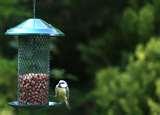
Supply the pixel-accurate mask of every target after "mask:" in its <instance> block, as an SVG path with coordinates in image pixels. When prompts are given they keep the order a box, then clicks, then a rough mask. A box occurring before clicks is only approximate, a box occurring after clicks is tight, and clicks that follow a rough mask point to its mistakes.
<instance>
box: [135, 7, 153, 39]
mask: <svg viewBox="0 0 160 115" xmlns="http://www.w3.org/2000/svg"><path fill="white" fill-rule="evenodd" d="M154 21H155V10H154V7H153V6H152V5H150V4H147V5H145V6H144V7H143V8H142V9H141V10H140V12H139V22H138V33H139V35H140V36H141V37H142V38H143V37H150V36H151V35H153V32H154Z"/></svg>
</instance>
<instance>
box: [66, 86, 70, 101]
mask: <svg viewBox="0 0 160 115" xmlns="http://www.w3.org/2000/svg"><path fill="white" fill-rule="evenodd" d="M66 96H67V99H69V88H68V87H66Z"/></svg>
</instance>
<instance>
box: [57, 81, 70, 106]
mask: <svg viewBox="0 0 160 115" xmlns="http://www.w3.org/2000/svg"><path fill="white" fill-rule="evenodd" d="M55 97H56V98H57V99H58V100H59V101H60V102H64V103H65V104H66V107H67V108H68V109H70V105H69V102H68V100H69V88H68V84H67V82H66V81H64V80H60V81H59V82H58V84H57V85H56V87H55Z"/></svg>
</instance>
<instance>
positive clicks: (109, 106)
mask: <svg viewBox="0 0 160 115" xmlns="http://www.w3.org/2000/svg"><path fill="white" fill-rule="evenodd" d="M159 49H160V40H156V39H155V38H153V39H151V40H150V41H149V42H148V43H147V44H146V46H143V45H139V46H138V47H137V50H136V51H135V54H134V55H133V56H132V58H131V60H130V62H129V64H128V65H127V67H126V69H125V71H120V70H118V69H117V68H106V69H103V70H100V71H99V72H98V73H97V75H96V88H95V95H96V103H97V105H98V106H99V107H100V108H101V114H102V113H106V115H107V114H110V112H111V111H112V112H111V113H112V114H113V115H117V114H118V115H121V114H122V115H134V114H135V113H136V114H137V115H142V114H147V113H148V112H149V111H148V110H147V109H148V108H150V114H151V115H158V114H159V109H158V107H159V103H160V102H159V101H156V100H159V92H160V91H159V86H160V85H159V84H160V83H159V76H160V72H159V68H160V61H159V58H160V57H159V55H160V51H159ZM156 97H157V98H156Z"/></svg>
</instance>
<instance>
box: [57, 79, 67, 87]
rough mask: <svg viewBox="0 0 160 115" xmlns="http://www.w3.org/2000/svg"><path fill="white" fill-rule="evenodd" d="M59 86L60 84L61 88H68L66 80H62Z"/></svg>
mask: <svg viewBox="0 0 160 115" xmlns="http://www.w3.org/2000/svg"><path fill="white" fill-rule="evenodd" d="M58 84H59V86H60V87H67V86H68V85H67V82H66V81H64V80H60V81H59V83H58Z"/></svg>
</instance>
